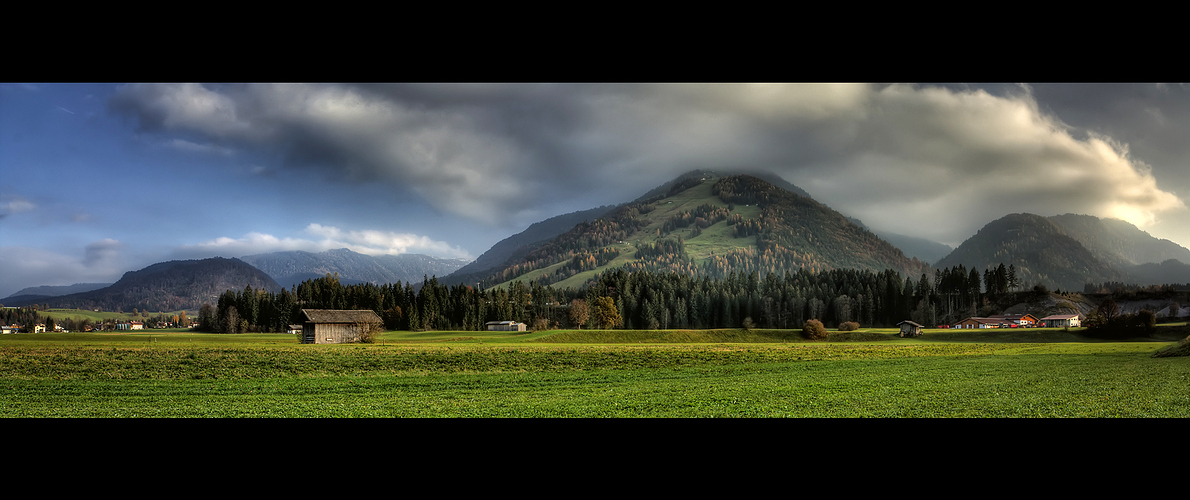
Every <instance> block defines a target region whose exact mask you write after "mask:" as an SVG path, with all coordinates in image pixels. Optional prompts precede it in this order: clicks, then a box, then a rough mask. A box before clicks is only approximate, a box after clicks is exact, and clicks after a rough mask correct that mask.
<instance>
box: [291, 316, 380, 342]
mask: <svg viewBox="0 0 1190 500" xmlns="http://www.w3.org/2000/svg"><path fill="white" fill-rule="evenodd" d="M302 314H303V315H305V316H306V321H305V322H304V323H302V343H303V344H345V343H348V342H359V341H360V339H361V338H362V337H363V335H364V334H365V333H367V332H368V331H369V330H380V329H382V328H384V321H382V320H381V319H380V316H377V315H376V312H375V311H372V310H363V311H344V310H336V309H302Z"/></svg>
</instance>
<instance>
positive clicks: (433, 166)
mask: <svg viewBox="0 0 1190 500" xmlns="http://www.w3.org/2000/svg"><path fill="white" fill-rule="evenodd" d="M1188 125H1190V89H1188V88H1187V87H1186V86H1184V85H1176V84H1174V85H1164V84H1031V85H1018V84H985V85H965V84H950V85H944V86H934V85H908V84H906V85H868V84H755V85H744V84H726V83H721V84H490V85H489V84H376V83H369V84H294V83H289V84H266V83H252V84H178V83H153V84H113V83H102V84H80V83H69V84H62V83H29V84H25V83H3V84H0V297H4V296H7V295H9V294H11V293H14V292H16V291H17V290H19V289H21V288H24V287H28V286H36V285H67V284H72V283H80V282H114V281H115V280H117V279H119V277H120V276H121V275H122V274H123V273H124V272H127V271H132V270H137V269H140V268H143V267H145V266H147V265H150V264H153V263H155V262H160V261H165V260H173V259H192V258H205V257H211V256H224V257H239V256H243V255H250V254H254V253H263V252H271V251H279V250H308V251H321V250H326V249H331V248H342V247H347V248H351V249H353V250H356V251H360V252H363V253H370V254H382V253H394V254H396V253H422V254H428V255H435V256H439V257H456V258H474V257H476V256H478V255H479V254H481V253H483V252H484V251H485V250H487V249H488V248H489V247H491V245H493V244H494V243H496V242H497V241H499V240H500V239H503V238H504V237H507V236H509V235H511V234H514V233H516V232H519V231H522V230H524V229H525V227H527V226H528V225H529V224H531V223H533V222H536V221H539V220H542V219H545V218H547V217H551V216H554V215H558V214H562V213H567V212H572V211H576V210H583V209H587V208H591V207H594V206H599V205H606V204H613V203H620V202H624V201H628V200H631V199H633V198H635V197H637V196H639V195H640V194H643V193H644V192H645V191H647V190H648V189H650V188H652V187H655V186H657V185H659V184H661V183H663V182H665V181H667V180H669V179H672V178H673V177H675V176H677V175H679V174H681V173H682V172H685V171H689V170H692V169H695V168H709V169H716V168H718V169H725V168H733V167H739V168H746V169H770V170H773V171H775V172H776V173H778V174H779V175H781V176H783V177H784V178H785V179H787V180H789V181H790V182H792V183H794V184H796V185H798V186H799V187H801V188H803V189H805V190H806V191H808V192H809V193H810V194H811V195H812V196H814V197H815V198H816V199H818V200H819V201H822V202H824V203H826V204H828V205H830V206H831V207H832V208H835V209H836V210H839V211H840V212H843V213H844V214H847V215H851V216H855V217H858V218H860V219H861V220H863V221H864V222H865V223H867V224H868V225H869V226H872V227H873V228H876V229H878V230H884V231H889V232H896V233H901V234H908V235H913V236H920V237H924V238H929V239H933V240H936V241H941V242H943V243H947V244H950V245H952V246H955V245H958V244H959V243H961V242H962V241H963V240H964V239H966V238H967V237H969V236H971V235H972V234H974V233H975V231H977V230H978V229H979V228H980V227H982V226H983V225H984V224H986V223H987V222H990V221H992V220H994V219H997V218H1000V217H1002V216H1004V215H1007V214H1009V213H1015V212H1031V213H1036V214H1039V215H1047V216H1048V215H1056V214H1061V213H1086V214H1090V215H1096V216H1100V217H1117V218H1123V219H1125V220H1128V221H1129V222H1132V223H1134V224H1136V225H1137V226H1138V227H1141V229H1144V230H1146V231H1148V232H1149V233H1150V234H1153V235H1154V236H1156V237H1159V238H1166V239H1170V240H1172V241H1174V242H1176V243H1178V244H1180V245H1182V246H1190V229H1188V228H1190V224H1187V221H1190V210H1188V209H1187V202H1188V200H1190V173H1188V172H1190V168H1188V167H1190V146H1187V145H1186V144H1185V142H1186V141H1185V132H1184V131H1185V130H1187V129H1188V128H1187V126H1188Z"/></svg>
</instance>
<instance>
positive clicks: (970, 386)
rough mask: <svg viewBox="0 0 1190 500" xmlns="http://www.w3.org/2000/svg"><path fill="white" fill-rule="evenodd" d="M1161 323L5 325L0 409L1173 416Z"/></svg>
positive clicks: (1186, 386) (1176, 402)
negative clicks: (983, 328) (984, 326)
mask: <svg viewBox="0 0 1190 500" xmlns="http://www.w3.org/2000/svg"><path fill="white" fill-rule="evenodd" d="M1163 330H1164V331H1163V334H1162V336H1159V337H1158V339H1157V340H1153V339H1149V340H1146V341H1134V342H1093V341H1087V340H1086V339H1082V338H1081V337H1079V336H1078V335H1077V334H1076V333H1071V332H1064V331H1061V330H1045V329H1041V330H1029V331H1026V332H1027V333H1022V332H1018V331H1008V332H980V333H974V334H968V336H967V338H965V339H955V338H953V337H954V335H956V334H955V332H946V331H945V330H928V331H927V334H926V335H925V336H923V337H920V338H916V339H901V338H898V337H896V336H895V335H894V334H893V333H892V330H861V331H860V332H858V333H853V334H848V335H850V337H848V338H851V339H855V340H850V341H840V342H807V341H803V340H801V339H800V338H799V337H797V336H796V335H794V334H791V333H792V332H788V331H780V330H754V331H752V332H743V331H740V330H716V331H657V332H635V331H631V332H629V331H625V332H605V331H581V332H579V331H563V332H541V333H515V332H387V333H385V334H384V335H383V338H382V342H381V343H377V344H367V345H363V344H347V345H302V344H299V343H298V341H297V338H296V336H293V335H285V334H246V335H212V334H193V333H187V332H172V333H162V332H147V333H135V334H133V333H124V334H40V335H36V334H24V335H6V336H3V337H0V416H3V417H992V418H997V417H1187V416H1190V357H1174V358H1153V357H1152V356H1151V355H1152V354H1153V353H1154V352H1156V351H1157V350H1159V349H1161V348H1163V347H1165V346H1168V345H1170V344H1171V343H1173V340H1176V339H1177V338H1178V336H1179V335H1180V336H1181V337H1184V336H1186V335H1187V332H1186V327H1185V326H1181V327H1176V328H1171V329H1163ZM1022 335H1023V336H1025V337H1022ZM1028 335H1033V336H1032V337H1027V336H1028ZM835 338H836V339H839V340H842V339H843V338H844V337H835Z"/></svg>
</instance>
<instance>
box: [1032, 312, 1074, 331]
mask: <svg viewBox="0 0 1190 500" xmlns="http://www.w3.org/2000/svg"><path fill="white" fill-rule="evenodd" d="M1041 321H1042V323H1043V326H1048V327H1051V328H1065V327H1078V326H1079V325H1081V324H1082V323H1081V322H1080V321H1079V317H1078V315H1077V314H1055V315H1053V316H1046V317H1044V318H1041Z"/></svg>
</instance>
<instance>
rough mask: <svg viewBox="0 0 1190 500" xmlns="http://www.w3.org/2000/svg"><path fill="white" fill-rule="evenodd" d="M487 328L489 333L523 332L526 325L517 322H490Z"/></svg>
mask: <svg viewBox="0 0 1190 500" xmlns="http://www.w3.org/2000/svg"><path fill="white" fill-rule="evenodd" d="M487 326H488V331H489V332H492V331H498V332H523V331H525V328H526V325H525V324H524V323H518V322H516V321H489V322H488V323H487Z"/></svg>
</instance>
